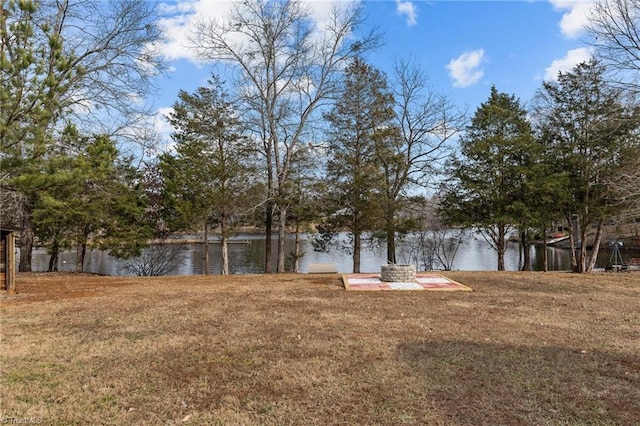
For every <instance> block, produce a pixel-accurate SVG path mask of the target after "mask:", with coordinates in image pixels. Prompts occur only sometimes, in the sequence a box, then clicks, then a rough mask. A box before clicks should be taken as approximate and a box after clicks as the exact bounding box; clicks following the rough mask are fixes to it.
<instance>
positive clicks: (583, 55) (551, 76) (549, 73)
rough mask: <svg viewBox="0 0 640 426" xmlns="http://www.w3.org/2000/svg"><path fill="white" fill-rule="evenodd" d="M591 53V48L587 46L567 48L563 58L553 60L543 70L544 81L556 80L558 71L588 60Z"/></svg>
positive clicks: (569, 68) (566, 69) (563, 70)
mask: <svg viewBox="0 0 640 426" xmlns="http://www.w3.org/2000/svg"><path fill="white" fill-rule="evenodd" d="M592 54H593V51H592V49H590V48H588V47H579V48H577V49H573V50H569V51H568V52H567V54H566V55H565V57H564V58H561V59H556V60H554V61H553V62H552V63H551V65H549V66H548V67H547V68H546V69H545V70H544V79H545V80H546V81H554V80H557V79H558V73H559V72H560V71H562V72H566V71H569V70H571V68H573V67H574V66H576V65H578V64H579V63H581V62H586V61H588V60H589V59H591V57H592Z"/></svg>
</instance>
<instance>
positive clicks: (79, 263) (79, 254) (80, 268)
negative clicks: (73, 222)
mask: <svg viewBox="0 0 640 426" xmlns="http://www.w3.org/2000/svg"><path fill="white" fill-rule="evenodd" d="M86 254H87V239H86V237H85V238H84V241H83V242H82V243H78V245H77V246H76V272H84V257H85V255H86Z"/></svg>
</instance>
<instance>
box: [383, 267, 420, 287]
mask: <svg viewBox="0 0 640 426" xmlns="http://www.w3.org/2000/svg"><path fill="white" fill-rule="evenodd" d="M380 280H381V281H385V282H389V283H411V282H414V281H415V280H416V266H415V265H383V266H382V268H381V269H380Z"/></svg>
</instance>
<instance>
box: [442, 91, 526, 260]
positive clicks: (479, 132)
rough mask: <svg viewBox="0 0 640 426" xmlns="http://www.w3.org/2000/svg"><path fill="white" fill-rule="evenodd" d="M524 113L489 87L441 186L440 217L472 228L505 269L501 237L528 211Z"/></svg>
mask: <svg viewBox="0 0 640 426" xmlns="http://www.w3.org/2000/svg"><path fill="white" fill-rule="evenodd" d="M534 146H535V145H534V139H533V136H532V131H531V126H530V124H529V122H528V120H527V112H526V111H525V110H524V109H523V108H522V107H521V105H520V102H519V101H518V100H517V99H516V98H515V97H514V96H512V95H508V94H505V93H500V92H498V90H497V89H496V88H495V87H492V88H491V94H490V96H489V99H488V100H487V101H486V102H484V103H482V104H481V105H480V107H478V109H477V110H476V113H475V115H474V116H473V119H472V121H471V125H470V126H468V127H467V130H466V134H465V135H464V136H463V137H462V138H461V149H460V157H457V158H452V160H451V164H450V171H449V173H450V178H449V180H448V181H447V182H446V183H445V184H444V185H443V197H442V200H441V214H442V216H443V217H444V218H445V220H446V221H447V222H449V224H461V225H467V226H477V227H478V229H479V231H480V232H481V233H482V235H483V236H484V237H485V239H486V240H487V242H489V244H491V246H492V248H493V249H494V250H496V252H497V253H498V270H499V271H503V270H504V267H505V265H504V252H505V249H506V236H507V233H508V232H509V230H511V229H512V228H513V226H514V225H515V224H517V223H518V221H519V218H520V217H521V216H522V212H523V211H526V210H527V209H528V208H529V204H528V201H527V197H526V195H525V194H526V186H525V185H524V182H525V181H526V180H527V179H528V177H527V176H528V175H529V174H530V172H529V170H528V165H529V162H530V159H531V157H532V152H531V149H532V147H534Z"/></svg>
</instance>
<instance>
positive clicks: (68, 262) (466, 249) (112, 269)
mask: <svg viewBox="0 0 640 426" xmlns="http://www.w3.org/2000/svg"><path fill="white" fill-rule="evenodd" d="M342 237H343V239H345V240H346V238H347V237H346V235H343V236H342ZM178 247H179V250H180V251H179V255H180V256H181V261H180V262H178V265H177V266H176V267H175V268H174V269H173V270H172V271H171V274H172V275H194V274H202V273H204V245H202V244H180V245H178ZM272 247H273V256H272V258H273V259H275V257H276V247H277V244H276V241H275V239H274V242H273V244H272ZM285 247H286V250H287V252H293V250H294V241H293V237H291V239H288V240H287V241H286V244H285ZM544 249H545V248H543V247H539V246H531V269H532V270H542V266H543V250H544ZM546 250H547V256H548V261H549V270H560V271H562V270H570V269H571V257H570V253H569V250H566V249H560V248H554V247H547V248H546ZM301 251H302V252H304V256H303V257H302V258H301V259H300V272H306V271H308V269H309V265H310V264H312V263H333V264H335V265H336V268H337V270H338V272H340V273H348V272H351V270H352V259H351V254H350V253H347V252H346V251H344V250H342V249H340V248H337V247H333V246H332V247H330V248H329V251H327V252H316V251H314V250H313V246H312V244H311V237H310V236H305V238H304V239H303V240H302V247H301ZM399 253H401V250H399ZM220 255H221V247H220V245H219V244H217V243H212V244H210V245H209V271H210V273H212V274H217V273H220V270H221V263H220ZM622 255H623V259H629V258H630V257H640V253H638V252H637V251H636V252H631V251H628V250H625V249H623V253H622ZM610 256H611V250H610V249H609V247H604V248H603V249H601V251H600V253H599V255H598V261H597V263H596V267H600V268H604V267H605V266H606V265H607V264H608V263H609V259H610ZM264 258H265V244H264V239H263V237H262V236H260V235H252V234H242V235H239V236H237V237H236V238H235V241H234V243H232V244H229V261H230V271H231V273H233V274H247V273H261V272H263V271H264V263H263V262H264ZM398 261H399V262H407V261H408V259H406V258H403V256H402V254H399V256H398ZM523 261H524V255H523V252H522V248H521V246H520V244H518V243H515V242H508V243H507V250H506V253H505V268H506V270H510V271H516V270H519V269H520V267H521V265H522V264H523ZM48 262H49V256H48V255H47V253H46V251H45V250H43V249H37V250H34V256H33V263H32V268H33V270H34V271H46V269H47V267H48ZM497 262H498V261H497V254H496V252H495V251H494V250H493V249H491V247H490V246H489V244H488V243H487V242H486V241H485V240H484V239H482V238H481V237H478V236H477V235H476V236H472V237H470V238H467V239H466V240H465V241H464V242H463V243H462V245H461V246H460V249H459V251H458V253H457V256H456V258H455V261H454V263H453V268H452V269H453V270H473V271H479V270H486V271H491V270H496V268H497ZM385 263H386V252H385V249H384V248H383V247H380V246H370V245H366V246H365V247H363V251H362V261H361V270H362V271H363V272H379V271H380V265H383V264H385ZM275 267H276V265H275V263H274V264H273V265H272V268H273V270H275ZM75 269H76V267H75V251H73V252H69V251H68V252H63V253H61V254H60V256H59V263H58V270H59V271H75ZM85 271H87V272H92V273H97V274H104V275H131V274H132V273H131V272H130V271H127V270H126V269H125V268H124V264H123V262H122V261H120V260H118V259H116V258H113V257H112V256H110V255H109V254H108V253H105V252H102V251H100V250H89V251H87V255H86V259H85Z"/></svg>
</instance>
